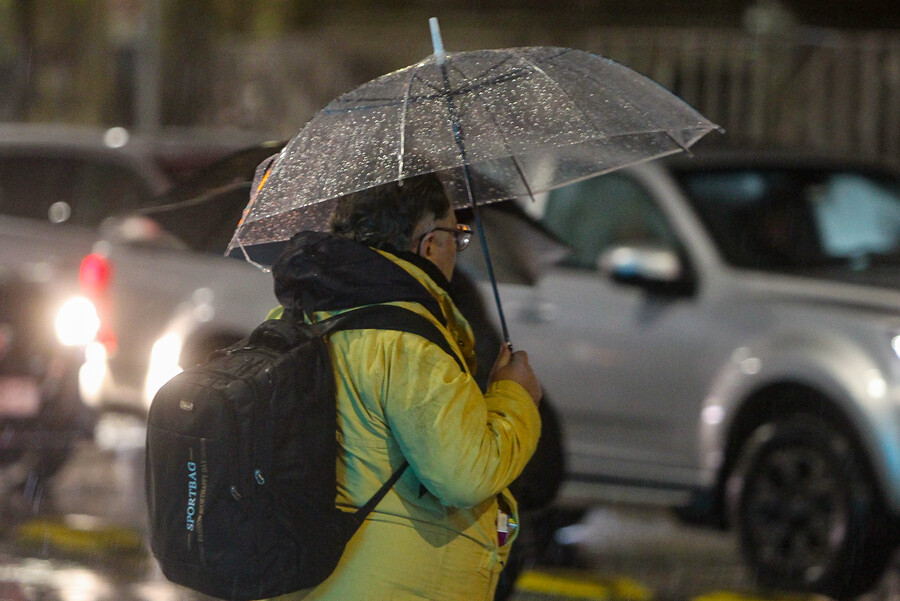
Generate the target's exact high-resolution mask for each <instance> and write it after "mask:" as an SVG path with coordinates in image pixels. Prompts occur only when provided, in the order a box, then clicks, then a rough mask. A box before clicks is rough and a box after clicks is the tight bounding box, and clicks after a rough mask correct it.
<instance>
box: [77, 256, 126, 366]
mask: <svg viewBox="0 0 900 601" xmlns="http://www.w3.org/2000/svg"><path fill="white" fill-rule="evenodd" d="M111 282H112V263H111V262H110V260H109V259H108V258H107V257H106V255H104V254H102V253H99V252H93V253H91V254H89V255H87V256H85V257H84V259H82V260H81V267H80V268H79V270H78V284H79V286H80V287H81V291H82V292H83V293H84V294H85V295H86V296H87V297H89V298H90V299H91V300H92V301H93V302H94V305H95V307H96V310H97V316H98V317H99V318H100V324H99V330H98V332H97V333H96V338H97V340H99V341H100V342H102V343H103V344H104V345H105V346H106V350H107V351H108V352H109V353H110V354H112V353H115V350H116V343H117V341H116V335H115V332H113V330H112V328H111V327H110V323H109V321H110V320H109V314H110V311H109V298H108V296H109V295H108V292H109V287H110V283H111Z"/></svg>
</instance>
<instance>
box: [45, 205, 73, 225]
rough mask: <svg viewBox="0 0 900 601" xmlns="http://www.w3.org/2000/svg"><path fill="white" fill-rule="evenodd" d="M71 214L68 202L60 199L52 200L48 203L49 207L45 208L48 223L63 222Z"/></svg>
mask: <svg viewBox="0 0 900 601" xmlns="http://www.w3.org/2000/svg"><path fill="white" fill-rule="evenodd" d="M71 216H72V207H70V206H69V203H67V202H64V201H62V200H58V201H56V202H54V203H53V204H52V205H50V208H49V209H47V219H49V220H50V223H64V222H66V221H68V220H69V217H71Z"/></svg>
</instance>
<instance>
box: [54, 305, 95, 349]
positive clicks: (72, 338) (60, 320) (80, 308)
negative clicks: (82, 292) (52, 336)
mask: <svg viewBox="0 0 900 601" xmlns="http://www.w3.org/2000/svg"><path fill="white" fill-rule="evenodd" d="M54 325H55V328H56V337H57V338H59V341H60V342H61V343H62V344H64V345H65V346H85V345H87V344H89V343H90V342H93V340H94V339H95V337H96V336H97V332H98V331H99V330H100V316H99V315H98V314H97V308H96V307H95V306H94V303H92V302H91V301H90V300H88V299H87V298H85V297H83V296H75V297H72V298H70V299H69V300H67V301H66V302H65V303H64V304H63V306H62V307H61V308H60V309H59V312H58V313H57V314H56V322H55V324H54Z"/></svg>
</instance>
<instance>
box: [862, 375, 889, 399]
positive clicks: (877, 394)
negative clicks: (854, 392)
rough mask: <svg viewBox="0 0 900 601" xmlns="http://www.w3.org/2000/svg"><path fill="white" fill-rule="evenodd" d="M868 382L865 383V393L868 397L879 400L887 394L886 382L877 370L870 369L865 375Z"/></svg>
mask: <svg viewBox="0 0 900 601" xmlns="http://www.w3.org/2000/svg"><path fill="white" fill-rule="evenodd" d="M866 376H867V377H868V382H867V383H866V392H868V393H869V396H871V397H873V398H876V399H880V398H881V397H883V396H884V395H885V393H887V382H885V381H884V378H882V377H881V373H880V372H879V371H878V370H877V369H870V370H869V371H868V373H867V374H866Z"/></svg>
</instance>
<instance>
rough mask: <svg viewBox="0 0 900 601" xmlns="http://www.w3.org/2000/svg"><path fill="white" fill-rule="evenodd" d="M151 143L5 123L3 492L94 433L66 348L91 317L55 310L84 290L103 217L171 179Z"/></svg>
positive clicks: (46, 471)
mask: <svg viewBox="0 0 900 601" xmlns="http://www.w3.org/2000/svg"><path fill="white" fill-rule="evenodd" d="M144 150H145V149H144V148H143V147H142V146H141V145H140V144H138V143H135V142H134V141H130V140H129V138H128V135H127V132H125V131H124V130H119V129H112V130H98V129H91V128H77V127H67V126H58V125H34V124H27V125H26V124H0V470H2V472H3V478H2V482H3V492H7V490H10V489H13V488H16V487H20V486H21V485H23V483H24V482H25V481H26V480H28V479H32V480H34V478H35V477H37V478H38V479H40V478H41V477H44V476H49V475H51V474H52V473H53V472H55V471H56V469H57V468H58V467H59V466H60V465H61V463H62V461H63V460H64V459H65V457H66V455H67V453H68V450H69V449H70V447H71V444H72V442H73V441H74V440H75V439H76V438H77V437H80V436H83V435H89V434H90V430H91V427H92V421H93V412H92V411H91V409H90V408H89V407H86V406H85V405H84V404H83V403H82V399H81V398H80V396H79V394H78V387H77V369H78V366H79V365H80V364H81V360H82V357H81V355H80V353H79V349H78V348H77V346H69V343H70V342H72V337H73V336H76V337H77V336H78V329H79V328H82V327H84V326H89V325H90V323H89V322H81V323H77V324H76V323H74V322H70V323H66V322H65V321H64V320H63V321H59V322H57V320H56V317H57V315H58V314H59V312H60V311H65V310H66V309H65V308H64V306H63V305H64V303H65V302H66V300H67V299H69V298H71V297H72V296H73V295H74V294H76V293H77V292H78V282H77V272H78V264H79V261H80V259H81V257H82V256H84V255H85V254H86V253H88V252H89V251H90V249H91V248H92V246H93V244H94V241H95V239H96V235H97V233H96V232H97V228H98V227H99V225H100V223H101V221H102V220H103V219H104V218H105V217H106V216H107V215H108V214H109V213H110V212H115V211H122V210H126V209H131V208H134V207H138V206H140V205H141V204H143V203H145V202H146V201H148V200H149V199H151V198H153V197H154V196H156V195H157V194H159V193H160V192H161V191H162V190H164V189H165V187H167V186H168V180H167V178H166V177H165V176H164V175H163V174H162V173H160V172H159V171H158V170H157V169H156V168H155V166H154V162H153V160H152V158H151V156H150V155H149V153H145V152H144ZM54 325H60V326H61V329H59V330H57V331H54ZM72 326H79V328H73V327H72ZM35 482H36V481H35ZM33 484H34V482H32V485H29V486H31V489H32V491H31V492H32V494H36V493H35V489H34V486H33Z"/></svg>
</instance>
